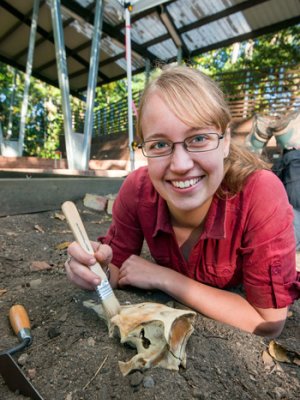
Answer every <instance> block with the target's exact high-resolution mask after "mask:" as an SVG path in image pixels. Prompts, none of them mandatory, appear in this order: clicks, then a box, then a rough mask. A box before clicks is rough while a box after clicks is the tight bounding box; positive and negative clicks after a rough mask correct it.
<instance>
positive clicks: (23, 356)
mask: <svg viewBox="0 0 300 400" xmlns="http://www.w3.org/2000/svg"><path fill="white" fill-rule="evenodd" d="M27 360H28V354H26V353H23V354H21V355H20V357H19V358H18V364H19V365H21V366H24V365H25V364H26V362H27Z"/></svg>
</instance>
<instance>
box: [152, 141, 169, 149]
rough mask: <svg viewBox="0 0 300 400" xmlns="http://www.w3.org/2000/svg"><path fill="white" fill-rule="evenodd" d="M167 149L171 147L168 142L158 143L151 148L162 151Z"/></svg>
mask: <svg viewBox="0 0 300 400" xmlns="http://www.w3.org/2000/svg"><path fill="white" fill-rule="evenodd" d="M166 147H169V143H168V142H156V143H153V145H152V146H151V149H155V150H161V149H165V148H166Z"/></svg>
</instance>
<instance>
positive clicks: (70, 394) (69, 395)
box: [65, 392, 73, 400]
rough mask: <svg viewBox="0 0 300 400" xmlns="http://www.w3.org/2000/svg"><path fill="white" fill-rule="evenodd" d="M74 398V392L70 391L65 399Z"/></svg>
mask: <svg viewBox="0 0 300 400" xmlns="http://www.w3.org/2000/svg"><path fill="white" fill-rule="evenodd" d="M72 398H73V396H72V392H70V393H68V394H67V395H66V398H65V400H72Z"/></svg>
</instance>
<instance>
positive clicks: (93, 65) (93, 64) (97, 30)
mask: <svg viewBox="0 0 300 400" xmlns="http://www.w3.org/2000/svg"><path fill="white" fill-rule="evenodd" d="M102 22H103V2H102V0H97V1H96V10H95V19H94V35H93V40H92V48H91V56H90V69H89V79H88V89H87V100H86V112H85V119H84V139H83V149H82V165H83V169H84V170H88V169H89V160H90V155H91V143H92V134H93V121H94V118H93V117H94V104H95V90H96V84H97V77H98V68H99V53H100V40H101V31H102Z"/></svg>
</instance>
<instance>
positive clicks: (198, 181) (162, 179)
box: [141, 89, 229, 225]
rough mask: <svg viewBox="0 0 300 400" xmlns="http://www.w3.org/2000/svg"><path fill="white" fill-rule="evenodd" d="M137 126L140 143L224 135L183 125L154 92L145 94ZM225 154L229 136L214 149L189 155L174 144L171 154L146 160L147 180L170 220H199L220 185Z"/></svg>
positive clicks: (157, 91) (212, 128) (187, 221)
mask: <svg viewBox="0 0 300 400" xmlns="http://www.w3.org/2000/svg"><path fill="white" fill-rule="evenodd" d="M141 126H142V132H143V140H144V141H148V140H153V139H160V140H169V141H172V142H182V141H183V140H185V139H186V138H188V137H190V136H193V135H197V134H203V133H209V132H216V133H219V134H220V135H221V134H222V133H224V132H221V131H220V128H217V127H216V126H201V127H198V128H194V127H191V126H189V125H187V124H186V123H185V122H183V121H182V120H181V119H179V117H177V116H176V115H175V113H174V112H173V111H172V110H171V109H170V108H169V107H168V105H167V104H166V102H165V100H163V97H162V96H161V95H160V91H159V90H157V89H156V90H153V91H152V92H150V93H149V94H148V96H147V100H146V101H145V103H144V105H143V114H142V117H141ZM228 151H229V137H228V136H227V135H225V138H224V139H222V140H220V142H219V146H218V148H217V149H215V150H211V151H207V152H199V153H191V152H188V151H186V150H185V148H184V146H183V145H182V144H176V145H175V149H174V152H173V153H172V154H170V155H168V156H163V157H158V158H148V169H149V175H150V178H151V181H152V183H153V185H154V187H155V189H156V190H157V192H158V193H159V194H160V195H161V196H162V197H163V198H164V199H165V200H166V202H167V204H168V207H169V210H170V212H171V215H172V217H173V219H175V220H177V221H182V222H183V221H185V222H186V223H187V224H192V223H196V225H197V224H199V222H198V223H197V221H199V220H200V221H202V220H203V218H204V217H205V215H206V213H207V211H208V208H209V205H210V203H211V200H212V197H213V195H214V193H215V192H216V190H217V189H218V187H219V185H220V184H221V182H222V179H223V175H224V157H226V156H227V155H228Z"/></svg>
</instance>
